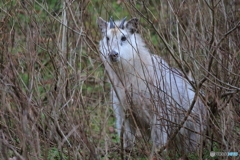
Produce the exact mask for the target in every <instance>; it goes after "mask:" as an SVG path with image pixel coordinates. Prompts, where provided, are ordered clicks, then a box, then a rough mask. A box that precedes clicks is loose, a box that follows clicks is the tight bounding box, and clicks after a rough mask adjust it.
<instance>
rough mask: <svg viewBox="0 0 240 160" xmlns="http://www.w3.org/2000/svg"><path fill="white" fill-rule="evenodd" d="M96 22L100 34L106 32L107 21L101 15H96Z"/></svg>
mask: <svg viewBox="0 0 240 160" xmlns="http://www.w3.org/2000/svg"><path fill="white" fill-rule="evenodd" d="M97 24H98V28H99V29H100V30H101V32H102V34H104V33H106V31H107V26H108V22H106V21H105V20H104V19H102V18H101V17H98V19H97Z"/></svg>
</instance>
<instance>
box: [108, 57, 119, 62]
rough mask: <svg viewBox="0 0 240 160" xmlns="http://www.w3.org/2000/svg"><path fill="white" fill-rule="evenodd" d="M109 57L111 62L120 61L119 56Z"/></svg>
mask: <svg viewBox="0 0 240 160" xmlns="http://www.w3.org/2000/svg"><path fill="white" fill-rule="evenodd" d="M109 59H110V60H111V62H118V61H119V56H114V57H113V56H109Z"/></svg>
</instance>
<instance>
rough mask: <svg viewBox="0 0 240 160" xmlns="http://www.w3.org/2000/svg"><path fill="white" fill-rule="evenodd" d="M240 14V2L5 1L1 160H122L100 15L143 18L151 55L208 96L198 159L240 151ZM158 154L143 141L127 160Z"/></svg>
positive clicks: (0, 20)
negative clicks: (103, 54)
mask: <svg viewBox="0 0 240 160" xmlns="http://www.w3.org/2000/svg"><path fill="white" fill-rule="evenodd" d="M239 7H240V3H239V2H238V1H237V0H233V1H228V0H219V1H215V0H197V1H191V0H187V1H184V0H162V1H157V0H152V1H144V0H142V1H104V0H100V1H97V0H77V1H70V0H63V1H57V0H51V1H43V0H39V1H38V0H34V1H32V0H24V1H15V0H3V1H1V2H0V33H1V36H0V52H1V55H0V70H1V72H0V106H1V110H0V150H1V151H0V159H11V158H17V159H69V160H70V159H120V155H121V154H122V153H121V148H120V140H119V138H118V137H117V135H116V132H115V130H114V127H115V126H114V120H115V119H114V115H113V113H112V109H111V103H110V101H109V83H108V81H107V79H106V74H105V72H104V68H103V66H102V64H101V61H100V58H99V51H98V41H99V39H100V38H101V37H100V33H99V30H98V28H97V26H96V23H95V22H96V19H97V17H99V16H101V17H104V18H105V19H108V18H109V17H110V16H113V17H114V19H121V18H122V17H125V16H128V18H130V17H134V16H136V17H139V18H140V24H141V27H140V29H139V32H140V34H142V35H143V37H144V38H145V41H146V44H147V46H148V47H149V49H150V50H151V52H152V53H154V54H158V55H160V56H162V57H163V58H164V59H165V60H166V61H168V62H169V63H170V64H171V66H172V67H176V68H178V69H180V70H181V71H182V72H183V73H184V74H186V75H189V73H190V75H191V78H189V79H188V80H189V82H190V83H191V84H192V86H193V87H194V88H195V89H198V90H201V93H202V94H201V98H202V100H203V101H204V103H205V105H206V106H207V108H208V111H209V115H208V117H209V120H208V124H207V126H208V127H207V131H206V134H205V135H203V139H204V145H203V147H202V148H201V151H200V152H199V154H196V155H189V159H205V158H207V159H211V157H210V156H209V152H210V151H221V152H229V151H239V150H240V145H239V144H240V134H239V131H240V124H239V122H240V109H239V107H240V100H239V98H240V93H239V91H240V10H239ZM149 148H150V147H149V144H148V143H147V142H145V141H141V140H139V141H138V144H136V147H135V149H134V151H133V153H125V154H126V155H125V156H128V157H129V158H130V159H139V158H142V159H147V158H148V157H149V156H150V149H149ZM162 156H163V158H164V159H167V158H168V157H167V155H162ZM233 159H234V158H233Z"/></svg>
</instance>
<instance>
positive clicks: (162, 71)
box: [97, 17, 206, 152]
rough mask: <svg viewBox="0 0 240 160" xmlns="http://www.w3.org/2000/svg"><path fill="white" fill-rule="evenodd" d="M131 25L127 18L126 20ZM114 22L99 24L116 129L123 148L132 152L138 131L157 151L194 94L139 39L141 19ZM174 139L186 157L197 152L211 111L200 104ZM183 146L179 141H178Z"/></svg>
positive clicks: (167, 137) (185, 83) (174, 128)
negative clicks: (137, 130) (148, 139)
mask: <svg viewBox="0 0 240 160" xmlns="http://www.w3.org/2000/svg"><path fill="white" fill-rule="evenodd" d="M125 19H126V18H125ZM125 19H123V20H121V21H116V22H114V21H113V20H112V19H110V22H106V21H104V20H103V19H102V18H100V17H99V18H98V21H97V24H98V26H99V28H100V29H101V32H102V36H103V38H102V40H101V41H100V51H101V59H102V61H103V63H104V65H105V69H106V71H107V73H108V75H109V79H110V82H111V84H112V92H111V93H112V94H111V96H112V97H111V99H112V103H113V109H114V111H115V115H116V120H117V122H116V128H117V130H118V134H119V136H120V135H121V133H122V134H123V138H124V147H125V148H126V149H129V148H130V147H132V146H133V144H134V140H135V134H136V129H137V128H139V130H140V133H141V134H142V136H144V137H149V138H150V139H151V141H152V142H153V145H154V149H159V148H160V147H163V146H164V145H166V144H167V142H168V140H169V137H170V135H171V134H172V133H173V132H175V131H176V129H177V127H179V124H180V123H181V122H182V121H183V119H184V117H185V116H186V112H187V111H188V109H189V108H190V106H191V104H192V101H193V100H194V96H195V92H194V91H193V89H192V87H191V85H190V84H189V83H188V82H187V80H186V79H185V78H184V77H183V75H182V74H181V72H180V71H178V70H177V69H172V68H170V67H169V66H168V64H167V63H166V62H165V61H164V60H163V59H162V58H161V57H159V56H157V55H153V54H150V53H149V50H148V49H147V48H146V47H145V43H144V42H143V40H142V38H141V37H140V35H139V34H138V33H137V27H138V19H137V18H133V19H131V20H129V21H128V22H125ZM195 100H196V102H195V104H194V107H193V109H192V111H191V114H190V115H189V116H188V118H187V120H186V121H185V123H184V125H183V126H181V127H182V128H181V129H180V131H179V133H178V134H177V136H176V137H175V139H174V142H176V143H177V146H178V147H180V148H181V151H184V152H190V151H195V150H196V149H197V148H198V146H199V142H200V137H201V136H200V134H201V133H202V132H203V130H204V128H205V127H204V125H203V123H204V120H205V117H206V109H205V106H204V105H203V103H202V102H201V100H200V99H199V98H197V99H195ZM179 140H180V141H179Z"/></svg>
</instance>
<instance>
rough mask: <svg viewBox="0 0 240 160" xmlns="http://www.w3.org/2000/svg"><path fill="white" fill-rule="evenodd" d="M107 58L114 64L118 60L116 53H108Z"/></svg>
mask: <svg viewBox="0 0 240 160" xmlns="http://www.w3.org/2000/svg"><path fill="white" fill-rule="evenodd" d="M109 57H110V59H111V60H112V61H113V62H116V61H117V58H118V52H116V51H111V52H110V53H109Z"/></svg>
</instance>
